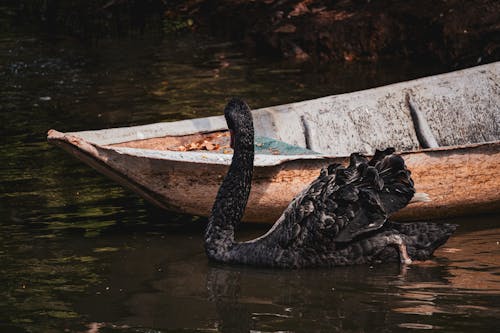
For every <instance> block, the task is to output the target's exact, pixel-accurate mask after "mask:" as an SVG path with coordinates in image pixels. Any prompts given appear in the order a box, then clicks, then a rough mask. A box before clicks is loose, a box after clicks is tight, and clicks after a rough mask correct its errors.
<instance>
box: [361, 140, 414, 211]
mask: <svg viewBox="0 0 500 333" xmlns="http://www.w3.org/2000/svg"><path fill="white" fill-rule="evenodd" d="M393 152H394V149H393V148H388V149H386V150H384V151H380V150H377V151H376V152H375V155H374V156H373V158H372V159H371V160H370V162H368V164H369V165H371V166H373V167H374V168H375V169H376V170H377V171H378V175H379V177H380V179H381V183H382V188H381V189H380V194H379V195H380V200H381V201H382V203H383V206H384V208H385V210H386V212H387V213H388V214H390V213H393V212H396V211H398V210H400V209H401V208H403V207H405V206H406V205H408V203H409V202H410V200H411V199H412V198H413V195H414V194H415V188H414V187H413V180H412V179H411V177H410V175H411V172H410V171H409V170H408V169H407V168H406V165H405V161H404V159H403V158H402V157H401V156H399V155H394V154H393Z"/></svg>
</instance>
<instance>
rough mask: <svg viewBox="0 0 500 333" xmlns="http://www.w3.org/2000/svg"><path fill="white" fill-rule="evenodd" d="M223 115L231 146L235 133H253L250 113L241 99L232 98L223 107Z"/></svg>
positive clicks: (232, 145)
mask: <svg viewBox="0 0 500 333" xmlns="http://www.w3.org/2000/svg"><path fill="white" fill-rule="evenodd" d="M224 116H225V117H226V122H227V127H228V128H229V132H230V134H231V148H234V140H235V135H239V134H253V120H252V113H251V112H250V108H249V107H248V105H247V103H245V102H244V101H243V100H241V99H239V98H232V99H231V100H230V101H229V102H228V103H227V105H226V108H225V109H224ZM252 138H253V136H252Z"/></svg>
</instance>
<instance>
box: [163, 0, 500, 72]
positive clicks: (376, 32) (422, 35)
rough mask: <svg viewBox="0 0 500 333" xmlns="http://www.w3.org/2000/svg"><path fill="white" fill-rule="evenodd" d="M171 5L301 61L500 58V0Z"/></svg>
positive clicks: (252, 46) (210, 0) (229, 34)
mask: <svg viewBox="0 0 500 333" xmlns="http://www.w3.org/2000/svg"><path fill="white" fill-rule="evenodd" d="M170 10H171V11H170V13H171V14H172V13H173V14H174V15H179V16H184V17H189V18H192V19H193V20H194V22H195V24H196V26H197V27H198V28H199V29H203V30H206V31H209V32H210V33H214V34H216V35H218V36H222V37H225V38H228V39H231V40H243V41H244V42H245V44H246V45H247V47H248V49H249V50H251V51H252V52H254V53H256V54H267V55H268V54H274V55H278V56H282V57H285V58H291V59H295V60H299V61H312V62H327V61H332V60H334V61H339V60H341V61H348V62H349V61H356V60H377V59H379V58H381V57H397V58H401V57H403V58H415V59H420V60H436V59H437V60H439V61H441V62H443V63H445V64H448V65H451V66H468V65H473V64H477V63H483V62H490V61H495V60H499V59H500V2H498V1H488V0H474V1H460V0H448V1H446V0H441V1H433V0H405V1H366V0H365V1H356V0H344V1H326V0H323V1H321V0H320V1H312V0H303V1H299V0H262V1H252V2H249V1H243V0H195V1H189V2H185V1H182V2H179V3H178V4H177V5H173V6H172V7H171V9H170Z"/></svg>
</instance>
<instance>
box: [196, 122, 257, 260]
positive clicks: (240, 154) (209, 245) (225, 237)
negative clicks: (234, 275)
mask: <svg viewBox="0 0 500 333" xmlns="http://www.w3.org/2000/svg"><path fill="white" fill-rule="evenodd" d="M253 140H254V137H253V128H251V131H247V132H244V133H238V132H236V133H235V146H234V155H233V159H232V162H231V166H230V167H229V171H228V173H227V175H226V177H225V178H224V180H223V182H222V184H221V186H220V188H219V192H218V193H217V197H216V199H215V203H214V205H213V208H212V214H211V216H210V218H209V221H208V226H207V230H206V232H205V250H206V252H207V255H208V257H209V258H212V259H215V260H218V261H224V259H225V258H226V257H227V256H229V250H230V249H231V248H232V247H233V245H234V244H235V239H234V229H235V227H236V225H237V224H238V223H239V222H240V221H241V218H242V217H243V213H244V211H245V207H246V204H247V201H248V195H249V194H250V188H251V182H252V173H253V159H254V145H253ZM226 259H227V258H226Z"/></svg>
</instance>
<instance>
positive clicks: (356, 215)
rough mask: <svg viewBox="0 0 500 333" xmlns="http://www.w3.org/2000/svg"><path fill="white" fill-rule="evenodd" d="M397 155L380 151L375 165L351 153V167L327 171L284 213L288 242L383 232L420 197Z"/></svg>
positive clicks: (336, 239) (342, 239) (341, 239)
mask: <svg viewBox="0 0 500 333" xmlns="http://www.w3.org/2000/svg"><path fill="white" fill-rule="evenodd" d="M392 152H393V150H392V149H388V150H385V151H377V152H376V153H375V156H374V157H373V158H372V159H371V160H370V161H368V160H367V159H366V158H365V157H363V156H362V155H359V154H352V155H351V157H350V164H349V166H348V167H342V166H341V165H338V164H335V165H331V166H329V167H328V168H327V169H325V170H322V172H321V174H320V176H319V177H318V178H317V179H316V180H314V181H313V182H312V183H311V184H310V185H309V186H308V187H307V188H306V189H305V190H304V191H302V192H301V193H300V194H299V195H298V196H297V197H296V198H295V199H294V201H292V203H291V204H290V205H289V207H288V208H287V209H286V210H285V212H284V216H283V217H284V221H283V222H284V223H283V227H285V228H282V231H284V230H283V229H286V232H284V235H283V236H284V238H283V239H286V240H287V242H288V243H290V242H291V243H294V242H299V243H304V242H306V243H309V244H318V245H319V244H325V242H326V243H331V242H348V241H351V240H352V239H353V238H355V237H357V236H359V235H361V234H364V233H367V232H370V231H373V230H377V229H379V228H380V227H382V226H383V225H384V223H385V221H386V220H387V218H388V216H389V214H390V213H392V212H394V211H397V210H399V209H400V208H402V207H404V206H406V205H407V204H408V202H409V201H410V199H411V198H412V196H413V194H414V192H415V191H414V188H413V182H412V180H411V178H410V172H409V171H408V170H407V169H406V166H405V164H404V161H403V159H402V158H401V157H400V156H397V155H392Z"/></svg>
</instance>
